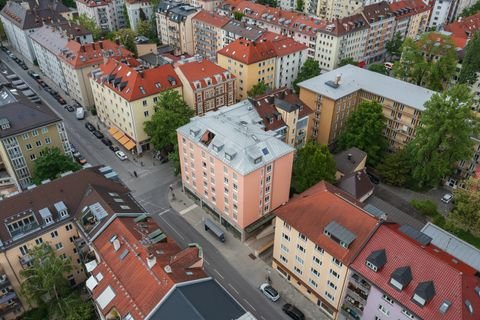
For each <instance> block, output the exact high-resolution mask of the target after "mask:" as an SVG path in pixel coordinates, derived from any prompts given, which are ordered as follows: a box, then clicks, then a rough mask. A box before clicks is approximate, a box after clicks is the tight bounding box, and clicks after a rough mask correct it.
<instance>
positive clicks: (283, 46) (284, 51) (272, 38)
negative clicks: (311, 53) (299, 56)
mask: <svg viewBox="0 0 480 320" xmlns="http://www.w3.org/2000/svg"><path fill="white" fill-rule="evenodd" d="M261 39H264V40H266V41H269V42H271V43H272V46H273V50H274V51H275V54H276V55H277V57H282V56H286V55H289V54H291V53H295V52H298V51H302V50H306V49H308V47H307V46H306V45H304V44H302V43H300V42H297V41H295V40H293V39H292V38H290V37H287V36H283V35H279V34H276V33H274V32H265V33H264V34H263V35H262V36H261V37H260V39H259V40H261ZM257 41H258V40H257Z"/></svg>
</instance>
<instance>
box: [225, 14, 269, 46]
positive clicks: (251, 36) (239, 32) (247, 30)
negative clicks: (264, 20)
mask: <svg viewBox="0 0 480 320" xmlns="http://www.w3.org/2000/svg"><path fill="white" fill-rule="evenodd" d="M222 29H223V30H224V31H225V32H227V34H229V33H233V34H234V35H236V36H238V37H239V38H244V39H247V40H250V41H255V40H257V39H259V38H260V37H261V36H262V35H263V34H264V33H265V32H267V31H266V30H264V29H262V28H260V27H257V26H255V25H249V24H247V23H246V22H245V21H237V20H235V19H232V20H230V22H228V23H227V24H226V25H224V26H223V28H222Z"/></svg>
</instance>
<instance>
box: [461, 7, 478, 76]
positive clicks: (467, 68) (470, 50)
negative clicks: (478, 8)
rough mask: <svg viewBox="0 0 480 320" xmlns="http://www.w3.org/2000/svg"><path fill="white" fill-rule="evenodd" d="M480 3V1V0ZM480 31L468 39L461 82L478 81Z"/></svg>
mask: <svg viewBox="0 0 480 320" xmlns="http://www.w3.org/2000/svg"><path fill="white" fill-rule="evenodd" d="M478 3H480V2H478ZM479 53H480V32H478V31H477V32H475V34H474V35H473V38H472V39H470V41H468V44H467V48H466V49H465V55H464V57H463V61H462V70H461V71H460V74H459V76H458V82H459V83H465V84H472V83H475V81H477V74H478V72H480V54H479Z"/></svg>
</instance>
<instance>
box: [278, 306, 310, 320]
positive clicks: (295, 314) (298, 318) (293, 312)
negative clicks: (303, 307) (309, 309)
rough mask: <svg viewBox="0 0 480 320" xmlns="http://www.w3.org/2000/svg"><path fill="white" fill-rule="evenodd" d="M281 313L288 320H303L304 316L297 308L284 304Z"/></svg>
mask: <svg viewBox="0 0 480 320" xmlns="http://www.w3.org/2000/svg"><path fill="white" fill-rule="evenodd" d="M282 310H283V312H285V313H286V314H287V315H288V316H289V317H290V318H292V319H294V320H305V315H304V314H303V312H302V311H300V310H299V309H298V308H297V307H295V306H293V305H291V304H290V303H285V304H284V305H283V307H282Z"/></svg>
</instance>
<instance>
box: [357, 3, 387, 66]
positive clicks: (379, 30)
mask: <svg viewBox="0 0 480 320" xmlns="http://www.w3.org/2000/svg"><path fill="white" fill-rule="evenodd" d="M361 14H362V15H363V17H364V18H365V20H366V21H367V23H368V24H369V26H370V28H369V30H368V37H367V41H366V49H365V57H364V61H365V62H366V63H367V64H370V63H374V62H376V61H380V60H382V59H383V58H384V57H385V54H386V52H387V50H386V47H385V46H386V44H387V42H388V41H389V40H390V39H392V37H393V30H394V28H395V16H394V15H393V13H392V11H391V10H390V7H389V5H388V3H387V2H386V1H383V2H379V3H374V4H371V5H368V6H365V7H363V9H362V12H361Z"/></svg>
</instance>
